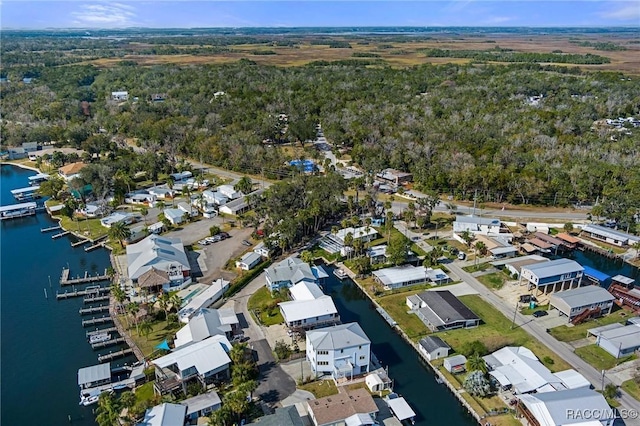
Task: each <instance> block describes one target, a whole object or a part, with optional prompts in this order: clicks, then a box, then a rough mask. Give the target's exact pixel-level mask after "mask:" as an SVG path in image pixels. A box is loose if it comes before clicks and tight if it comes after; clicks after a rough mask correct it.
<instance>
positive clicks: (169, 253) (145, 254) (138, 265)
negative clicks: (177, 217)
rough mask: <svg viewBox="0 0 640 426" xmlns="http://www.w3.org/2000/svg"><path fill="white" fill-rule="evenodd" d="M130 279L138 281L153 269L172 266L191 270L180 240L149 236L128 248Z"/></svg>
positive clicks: (163, 268)
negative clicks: (177, 265) (180, 266)
mask: <svg viewBox="0 0 640 426" xmlns="http://www.w3.org/2000/svg"><path fill="white" fill-rule="evenodd" d="M127 263H128V265H129V266H128V268H127V269H128V271H129V278H131V279H132V280H137V279H138V277H140V275H142V274H144V273H145V272H147V271H148V270H149V269H151V267H155V268H156V269H161V270H165V269H166V268H168V267H169V266H171V265H175V264H180V265H182V268H183V269H185V270H190V269H191V268H190V267H189V259H187V254H186V253H185V251H184V246H183V245H182V241H181V240H180V239H179V238H167V237H160V236H158V235H149V236H148V237H147V238H145V239H143V240H142V241H140V242H138V243H135V244H129V245H128V246H127Z"/></svg>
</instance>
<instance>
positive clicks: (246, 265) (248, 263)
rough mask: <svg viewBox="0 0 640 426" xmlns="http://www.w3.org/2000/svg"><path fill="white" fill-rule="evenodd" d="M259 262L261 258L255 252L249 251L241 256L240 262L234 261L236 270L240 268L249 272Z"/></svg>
mask: <svg viewBox="0 0 640 426" xmlns="http://www.w3.org/2000/svg"><path fill="white" fill-rule="evenodd" d="M260 262H262V256H260V255H259V254H258V253H256V252H255V251H249V252H247V253H245V254H243V255H242V257H241V258H240V260H237V261H236V268H240V269H242V270H244V271H249V270H251V269H253V268H254V267H255V266H256V265H258V264H259V263H260Z"/></svg>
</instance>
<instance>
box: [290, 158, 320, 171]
mask: <svg viewBox="0 0 640 426" xmlns="http://www.w3.org/2000/svg"><path fill="white" fill-rule="evenodd" d="M289 165H291V166H294V167H297V168H299V169H301V170H304V171H305V172H312V171H314V170H315V168H316V165H315V163H314V162H313V161H311V160H302V161H301V160H292V161H290V162H289Z"/></svg>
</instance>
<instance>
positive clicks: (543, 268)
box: [522, 259, 584, 279]
mask: <svg viewBox="0 0 640 426" xmlns="http://www.w3.org/2000/svg"><path fill="white" fill-rule="evenodd" d="M522 269H527V270H529V271H531V272H532V273H533V274H534V275H535V276H536V277H538V279H542V278H548V277H555V276H556V275H563V274H569V273H572V272H578V271H584V268H583V267H582V266H581V265H580V264H579V263H578V262H576V261H575V260H571V259H555V260H551V261H549V262H543V263H536V264H533V265H527V266H523V267H522Z"/></svg>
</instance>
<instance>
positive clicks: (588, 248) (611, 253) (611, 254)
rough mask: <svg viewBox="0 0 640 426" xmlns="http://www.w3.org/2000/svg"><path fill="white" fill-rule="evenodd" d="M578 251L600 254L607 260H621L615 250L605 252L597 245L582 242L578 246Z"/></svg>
mask: <svg viewBox="0 0 640 426" xmlns="http://www.w3.org/2000/svg"><path fill="white" fill-rule="evenodd" d="M578 250H580V251H590V252H593V253H596V254H599V255H600V256H604V257H606V258H607V259H618V258H620V256H618V255H617V254H616V253H615V252H614V251H613V250H605V249H603V248H601V247H598V246H595V245H591V244H585V243H584V242H580V243H579V245H578Z"/></svg>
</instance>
